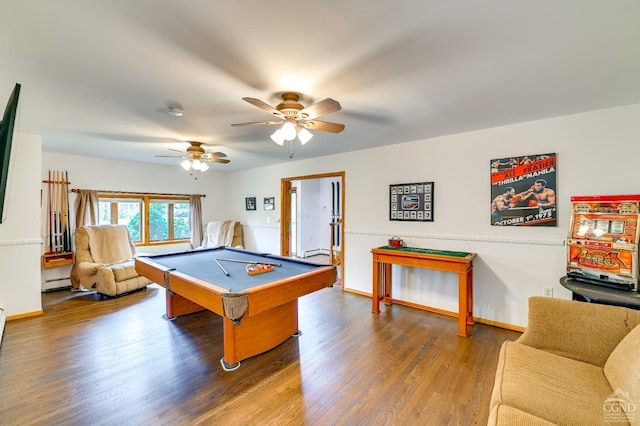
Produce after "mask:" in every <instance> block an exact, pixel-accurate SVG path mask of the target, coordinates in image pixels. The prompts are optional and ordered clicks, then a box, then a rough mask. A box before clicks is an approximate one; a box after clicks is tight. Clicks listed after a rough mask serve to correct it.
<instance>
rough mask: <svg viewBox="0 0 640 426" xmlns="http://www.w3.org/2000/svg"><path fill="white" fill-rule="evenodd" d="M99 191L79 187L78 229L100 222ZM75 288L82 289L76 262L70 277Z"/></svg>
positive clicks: (77, 203)
mask: <svg viewBox="0 0 640 426" xmlns="http://www.w3.org/2000/svg"><path fill="white" fill-rule="evenodd" d="M98 209H99V201H98V191H95V190H92V189H79V190H78V196H77V197H76V229H78V228H80V227H81V226H85V225H97V224H98ZM69 280H70V281H71V287H72V288H73V290H78V289H80V277H78V271H77V269H76V265H75V263H74V264H73V266H72V267H71V274H70V277H69Z"/></svg>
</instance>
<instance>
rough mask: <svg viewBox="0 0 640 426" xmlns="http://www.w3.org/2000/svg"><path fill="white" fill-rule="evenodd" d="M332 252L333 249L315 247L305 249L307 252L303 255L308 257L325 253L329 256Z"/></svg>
mask: <svg viewBox="0 0 640 426" xmlns="http://www.w3.org/2000/svg"><path fill="white" fill-rule="evenodd" d="M330 253H331V250H329V249H326V248H317V249H313V250H305V252H304V254H303V255H302V257H303V258H305V259H306V258H307V257H311V256H317V255H319V254H324V255H327V256H329V254H330Z"/></svg>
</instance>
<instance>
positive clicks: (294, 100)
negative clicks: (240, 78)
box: [232, 92, 344, 145]
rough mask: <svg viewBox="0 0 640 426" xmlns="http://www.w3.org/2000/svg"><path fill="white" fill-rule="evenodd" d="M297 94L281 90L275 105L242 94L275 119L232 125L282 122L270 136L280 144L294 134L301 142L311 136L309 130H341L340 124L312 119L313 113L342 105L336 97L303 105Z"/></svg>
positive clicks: (324, 111)
mask: <svg viewBox="0 0 640 426" xmlns="http://www.w3.org/2000/svg"><path fill="white" fill-rule="evenodd" d="M301 96H302V95H301V94H300V93H298V92H283V93H281V94H280V97H281V98H282V102H280V103H279V104H278V105H277V106H275V107H272V106H271V105H268V104H266V103H265V102H263V101H261V100H260V99H255V98H242V99H243V100H244V101H246V102H249V103H250V104H251V105H253V106H256V107H258V108H260V109H261V110H263V111H266V112H268V113H269V114H272V115H274V116H275V117H277V118H278V119H279V120H274V121H254V122H250V123H235V124H232V126H235V127H239V126H255V125H282V127H281V128H279V129H278V130H276V131H275V132H274V133H273V135H271V139H272V140H273V141H274V142H275V143H277V144H278V145H283V144H284V141H285V140H287V141H292V140H293V139H295V137H296V136H298V139H300V142H301V143H302V144H303V145H304V144H305V143H307V142H308V141H309V139H311V137H312V136H313V135H312V134H311V132H309V130H319V131H321V132H331V133H340V132H341V131H343V130H344V124H339V123H331V122H328V121H320V120H316V118H317V117H321V116H323V115H327V114H330V113H332V112H335V111H340V110H341V109H342V107H341V106H340V103H339V102H338V101H336V100H333V99H331V98H327V99H324V100H322V101H320V102H317V103H315V104H313V105H310V106H308V107H305V106H303V105H302V104H301V103H300V102H299V101H300V97H301Z"/></svg>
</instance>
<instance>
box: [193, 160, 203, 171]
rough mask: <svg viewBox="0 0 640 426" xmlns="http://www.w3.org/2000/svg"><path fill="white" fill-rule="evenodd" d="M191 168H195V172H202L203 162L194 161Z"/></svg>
mask: <svg viewBox="0 0 640 426" xmlns="http://www.w3.org/2000/svg"><path fill="white" fill-rule="evenodd" d="M191 167H193V170H200V169H201V168H202V161H200V160H198V159H195V160H192V163H191Z"/></svg>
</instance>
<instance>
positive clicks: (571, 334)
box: [488, 297, 640, 426]
mask: <svg viewBox="0 0 640 426" xmlns="http://www.w3.org/2000/svg"><path fill="white" fill-rule="evenodd" d="M638 324H640V311H637V310H632V309H626V308H621V307H615V306H606V305H598V304H592V303H585V302H576V301H571V300H561V299H553V298H546V297H532V298H531V299H529V322H528V325H527V329H526V331H525V332H524V333H523V334H522V336H520V337H519V338H518V339H517V340H516V341H515V342H510V341H509V342H505V343H504V344H503V345H502V348H501V350H500V356H499V359H498V367H497V371H496V377H495V382H494V387H493V392H492V395H491V412H490V415H489V421H488V424H489V425H509V426H513V425H554V424H557V425H589V426H591V425H605V424H607V425H613V424H615V425H616V426H617V425H621V424H632V425H640V326H638Z"/></svg>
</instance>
